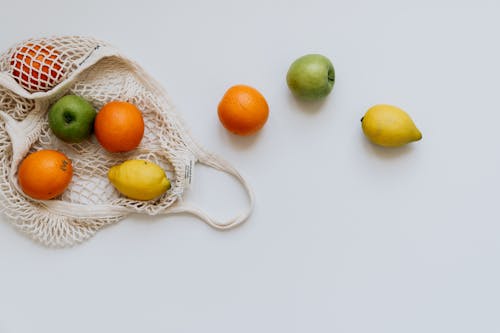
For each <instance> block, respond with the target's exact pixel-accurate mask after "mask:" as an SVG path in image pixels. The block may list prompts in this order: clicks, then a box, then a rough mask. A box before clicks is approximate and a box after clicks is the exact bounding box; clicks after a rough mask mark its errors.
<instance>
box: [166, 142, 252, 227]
mask: <svg viewBox="0 0 500 333" xmlns="http://www.w3.org/2000/svg"><path fill="white" fill-rule="evenodd" d="M198 161H199V162H200V163H202V164H204V165H207V166H209V167H212V168H214V169H216V170H219V171H222V172H225V173H227V174H229V175H231V176H233V177H234V178H235V179H236V180H237V181H238V182H239V183H240V184H241V186H243V188H244V189H245V192H246V195H247V199H248V204H247V206H246V208H245V209H244V210H243V211H242V212H241V213H240V214H239V215H237V216H235V217H233V218H231V219H229V220H228V221H220V220H219V219H216V218H213V217H211V216H210V215H209V214H208V213H206V212H205V211H204V210H202V209H200V208H198V207H196V206H195V205H193V204H190V203H186V202H179V203H178V204H177V205H175V206H172V207H170V208H168V209H167V210H166V211H165V213H166V214H177V213H189V214H192V215H195V216H197V217H198V218H200V219H201V220H202V221H203V222H205V223H206V224H208V225H209V226H211V227H213V228H215V229H217V230H228V229H232V228H234V227H237V226H238V225H240V224H242V223H243V222H245V221H246V220H247V219H248V218H249V217H250V215H251V213H252V211H253V208H254V204H255V197H254V194H253V192H252V190H251V188H250V186H249V185H248V183H247V182H246V180H245V179H244V178H243V176H242V175H241V174H240V173H239V172H238V171H237V170H236V169H235V168H234V167H233V166H232V165H231V164H229V163H228V162H227V161H225V160H224V159H222V158H221V157H219V156H217V155H214V154H212V153H209V152H206V151H204V150H202V151H200V152H198Z"/></svg>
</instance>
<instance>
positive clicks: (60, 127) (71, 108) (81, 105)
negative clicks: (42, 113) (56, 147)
mask: <svg viewBox="0 0 500 333" xmlns="http://www.w3.org/2000/svg"><path fill="white" fill-rule="evenodd" d="M96 114H97V113H96V111H95V110H94V108H93V107H92V105H91V104H90V103H89V102H87V101H86V100H85V99H83V98H81V97H80V96H76V95H66V96H64V97H62V98H61V99H59V100H58V101H57V102H56V103H55V104H53V105H52V106H51V107H50V110H49V126H50V128H51V129H52V132H54V134H55V135H56V136H57V137H58V138H59V139H61V140H63V141H66V142H73V143H77V142H82V141H83V140H85V139H86V138H88V137H89V136H90V134H92V129H93V128H94V119H95V116H96Z"/></svg>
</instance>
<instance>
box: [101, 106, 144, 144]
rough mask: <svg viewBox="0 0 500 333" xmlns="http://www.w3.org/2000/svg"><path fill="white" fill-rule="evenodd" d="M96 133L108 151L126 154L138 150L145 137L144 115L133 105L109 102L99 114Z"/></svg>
mask: <svg viewBox="0 0 500 333" xmlns="http://www.w3.org/2000/svg"><path fill="white" fill-rule="evenodd" d="M94 133H95V136H96V137H97V140H98V141H99V143H100V144H101V145H102V146H103V147H104V148H105V149H106V150H108V151H110V152H113V153H117V152H126V151H129V150H132V149H134V148H136V147H137V146H138V145H139V143H141V140H142V136H143V135H144V120H143V119H142V113H141V111H139V109H138V108H137V107H136V106H135V105H134V104H132V103H128V102H117V101H114V102H109V103H108V104H106V105H104V106H103V107H102V109H101V110H100V111H99V112H98V113H97V116H96V118H95V122H94Z"/></svg>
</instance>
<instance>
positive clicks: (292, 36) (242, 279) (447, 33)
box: [0, 0, 500, 333]
mask: <svg viewBox="0 0 500 333" xmlns="http://www.w3.org/2000/svg"><path fill="white" fill-rule="evenodd" d="M499 13H500V5H499V4H498V2H495V1H490V2H487V1H467V2H466V1H430V0H425V1H412V2H407V3H404V2H402V1H390V0H380V1H376V2H375V1H312V0H308V1H300V2H299V1H274V2H271V1H265V0H253V1H206V2H205V1H198V2H194V1H164V2H163V3H162V4H159V2H158V3H157V2H154V1H144V0H143V1H109V2H104V1H95V0H88V1H84V2H79V3H78V4H77V3H75V4H70V3H69V2H66V1H34V0H26V1H9V2H6V3H5V4H4V5H3V6H2V14H1V19H0V30H1V31H2V33H1V35H0V47H1V49H6V48H7V47H9V46H10V45H11V44H13V43H15V42H17V41H19V40H21V39H24V38H28V37H32V36H46V35H54V34H83V35H92V36H95V37H98V38H101V39H104V40H107V41H109V42H111V43H112V44H114V45H116V46H118V47H119V48H120V49H121V50H122V51H123V52H124V53H126V54H128V55H129V56H130V57H131V58H133V59H135V60H137V61H138V62H139V63H141V64H142V65H143V67H145V69H146V70H147V71H148V72H150V73H151V74H152V75H153V76H154V77H156V78H157V79H158V80H159V81H160V82H161V83H162V84H163V85H164V87H165V88H166V89H167V91H169V93H170V95H171V97H172V99H173V101H174V102H175V104H176V106H177V108H178V111H179V112H180V113H181V114H182V117H183V118H184V120H185V121H186V123H187V124H188V125H189V127H190V129H191V131H192V134H193V136H194V137H195V138H196V139H197V140H198V141H199V142H200V143H202V144H203V145H204V146H205V147H207V148H208V149H210V150H212V151H215V152H217V153H219V154H220V155H222V156H224V157H225V158H226V159H227V160H229V161H230V162H231V163H233V164H234V165H235V166H236V167H237V168H238V169H239V170H240V171H241V172H242V173H243V174H244V175H245V176H246V177H247V179H248V181H249V182H250V183H251V184H252V186H253V188H254V191H255V193H256V197H257V203H256V209H255V211H254V214H253V215H252V217H251V219H250V220H249V221H248V222H247V223H246V224H245V225H244V226H242V227H241V228H238V229H236V230H233V231H230V232H217V231H215V230H212V229H210V228H209V227H208V226H206V225H205V224H203V223H201V222H199V221H198V220H197V219H195V218H192V217H190V216H173V217H168V218H147V217H137V216H135V217H132V218H129V219H126V220H124V221H122V222H121V223H119V224H117V225H114V226H112V227H109V228H107V229H105V230H103V231H101V232H99V233H98V234H97V235H96V236H95V237H94V238H93V239H91V240H90V241H89V242H87V243H85V244H83V245H80V246H78V247H75V248H72V249H64V250H54V249H47V248H44V247H42V246H40V245H37V244H35V243H33V242H32V241H31V240H29V239H28V238H26V237H25V236H24V235H22V234H20V233H18V232H17V231H15V230H14V229H13V228H12V227H11V226H10V224H9V223H7V220H6V219H5V217H2V221H1V222H2V223H0V332H1V333H14V332H16V333H19V332H218V333H221V332H240V333H243V332H338V333H366V332H370V333H392V332H394V333H396V332H397V333H401V332H405V333H412V332H415V333H417V332H418V333H421V332H436V333H437V332H454V333H458V332H482V333H489V332H499V331H500V317H499V316H498V314H499V313H500V286H499V283H500V268H499V259H500V242H499V236H500V225H499V222H500V221H499V213H498V208H497V207H498V200H499V194H500V193H499V188H500V186H499V185H500V174H499V172H500V137H499V134H498V133H499V132H498V124H499V121H500V111H499V109H498V89H499V85H498V82H499V81H498V77H499V76H500V65H499V63H500V62H499V61H500V47H499V46H498V32H499V31H500V20H499V19H498V17H499ZM312 52H318V53H322V54H324V55H326V56H328V57H329V58H331V60H332V62H333V63H334V65H335V68H336V73H337V81H336V84H335V88H334V92H333V94H332V95H330V96H329V97H328V98H327V99H326V100H325V101H324V103H320V104H316V105H312V106H311V105H305V104H301V103H298V102H297V101H296V100H295V99H294V98H292V97H291V95H290V93H289V92H288V90H287V87H286V84H285V75H286V71H287V69H288V66H289V65H290V63H291V62H292V61H293V60H294V59H295V58H297V57H299V56H301V55H303V54H307V53H312ZM237 83H244V84H249V85H252V86H254V87H256V88H257V89H259V90H260V91H261V92H262V93H263V94H264V95H265V96H266V98H267V100H268V102H269V105H270V110H271V111H270V118H269V121H268V123H267V125H266V126H265V128H264V130H262V131H261V133H260V134H258V135H256V136H254V137H250V138H240V137H235V136H233V135H230V134H228V133H227V132H226V131H225V130H224V129H223V128H222V127H221V126H220V124H219V122H218V118H217V113H216V107H217V103H218V102H219V100H220V98H221V96H222V95H223V93H224V92H225V90H226V89H227V88H229V87H230V86H231V85H233V84H237ZM378 103H391V104H396V105H399V106H400V107H402V108H404V109H405V110H407V111H408V112H409V113H410V115H411V116H412V117H413V118H414V120H415V122H416V124H417V126H418V127H419V128H420V130H421V131H422V133H423V140H422V141H421V142H418V143H416V144H412V145H410V146H407V147H406V148H402V149H392V150H389V149H380V148H377V147H374V146H373V145H371V144H369V143H368V142H367V141H366V140H365V138H364V137H363V135H362V132H361V127H360V122H359V119H360V118H361V116H362V115H363V114H364V112H365V111H366V109H367V108H368V107H370V106H371V105H373V104H378ZM196 171H197V173H196V175H195V177H196V178H195V180H194V181H195V184H194V187H193V188H192V190H191V191H190V192H189V194H188V196H187V198H186V199H188V200H193V201H196V202H199V203H200V204H202V206H203V207H205V208H207V209H208V210H209V211H210V212H212V213H213V214H214V215H217V216H220V217H229V216H231V215H232V214H234V213H237V212H238V211H239V210H240V209H242V208H243V207H244V204H245V201H244V198H245V197H244V195H243V192H242V191H241V190H240V189H239V187H238V186H237V184H236V183H235V182H233V181H232V180H231V179H230V178H228V177H226V176H224V175H223V174H219V173H217V172H212V171H211V170H209V169H206V168H203V167H197V169H196Z"/></svg>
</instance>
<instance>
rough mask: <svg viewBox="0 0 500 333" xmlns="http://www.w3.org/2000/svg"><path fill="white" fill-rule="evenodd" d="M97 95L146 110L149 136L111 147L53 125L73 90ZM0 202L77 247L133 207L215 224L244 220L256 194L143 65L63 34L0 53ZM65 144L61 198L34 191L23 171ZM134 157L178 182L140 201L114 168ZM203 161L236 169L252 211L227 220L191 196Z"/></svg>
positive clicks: (29, 230) (52, 242)
mask: <svg viewBox="0 0 500 333" xmlns="http://www.w3.org/2000/svg"><path fill="white" fill-rule="evenodd" d="M67 94H75V95H78V96H81V97H83V98H84V99H86V100H88V101H89V102H90V103H91V104H92V105H93V106H94V107H95V108H96V110H99V109H100V108H101V107H102V106H103V105H105V104H106V103H108V102H110V101H126V102H130V103H133V104H135V105H136V106H137V107H138V108H139V110H141V112H142V115H143V118H144V123H145V130H144V137H143V139H142V141H141V144H140V145H139V147H137V148H136V149H134V150H132V151H130V152H128V153H109V152H107V151H106V150H104V149H103V148H102V147H101V146H100V145H99V144H98V143H97V141H96V139H95V138H94V137H92V138H91V139H88V140H86V141H83V142H82V143H77V144H71V143H65V142H63V141H61V140H59V139H58V138H57V137H55V135H54V134H53V133H52V132H51V130H50V128H49V125H48V119H47V111H48V109H49V107H50V105H51V104H53V103H54V102H55V101H57V100H58V99H59V98H61V97H62V96H64V95H67ZM0 119H2V120H3V121H1V120H0V205H1V206H2V208H3V212H4V213H5V214H6V215H7V216H8V217H9V218H10V219H9V220H10V221H11V222H12V224H13V225H14V226H15V227H17V228H18V229H19V230H21V231H23V232H25V233H26V234H28V235H29V236H30V237H32V238H33V239H35V240H37V241H39V242H41V243H42V244H44V245H48V246H71V245H74V244H77V243H79V242H82V241H84V240H86V239H88V238H89V237H91V236H92V235H94V234H95V233H96V231H98V230H99V229H101V228H103V227H104V226H107V225H110V224H113V223H116V222H118V221H119V220H121V219H123V218H124V217H126V216H127V215H129V214H131V213H143V214H149V215H158V214H170V213H191V214H194V215H196V216H198V217H199V218H200V219H201V220H203V221H205V222H206V223H207V224H209V225H210V226H212V227H214V228H216V229H230V228H232V227H235V226H237V225H239V224H241V223H242V222H244V221H245V220H246V219H247V218H248V217H249V215H250V213H251V211H252V209H253V202H254V198H253V194H252V192H251V190H250V188H249V186H248V184H247V183H246V182H245V180H244V179H243V178H242V177H241V175H240V174H239V173H238V171H237V170H236V169H234V168H233V167H232V166H230V165H229V164H228V163H227V162H225V161H224V160H222V159H221V158H219V157H217V156H215V155H213V154H211V153H209V152H207V151H206V150H205V149H203V148H202V147H201V146H200V145H198V144H197V143H196V142H195V141H194V140H193V139H192V138H191V137H190V135H189V133H188V132H187V131H186V129H185V127H184V126H183V124H182V122H181V120H180V118H179V116H178V114H177V113H176V111H175V109H174V107H173V106H172V104H171V102H170V101H169V98H168V96H167V94H166V93H165V92H164V90H163V89H162V88H161V87H160V85H159V84H158V83H157V82H156V81H155V80H154V79H153V78H151V77H150V76H149V75H148V74H147V73H145V72H144V70H143V69H142V68H141V67H140V66H138V65H137V64H136V63H135V62H133V61H131V60H129V59H127V57H125V56H123V55H122V54H121V53H120V52H119V51H118V50H116V49H115V48H113V47H111V46H110V45H108V44H106V43H104V42H101V41H98V40H96V39H93V38H86V37H55V38H41V39H32V40H28V41H24V42H22V43H19V44H18V45H15V46H13V47H11V48H10V49H9V50H7V51H6V52H5V53H3V54H1V55H0ZM41 149H53V150H58V151H60V152H62V153H64V154H66V156H68V157H69V158H70V159H71V160H72V163H73V172H74V174H73V178H72V181H71V183H70V185H69V187H68V188H67V189H66V191H65V192H64V193H63V194H62V195H61V196H59V197H57V198H55V199H53V200H35V199H32V198H30V197H28V196H26V195H25V194H24V193H23V191H22V190H21V188H20V186H19V184H18V180H17V169H18V166H19V164H20V162H21V161H22V160H23V159H24V157H26V155H27V154H29V153H31V152H34V151H38V150H41ZM129 159H146V160H150V161H152V162H155V163H157V164H158V165H160V166H161V167H162V168H163V169H164V170H165V171H166V173H167V175H168V176H169V179H170V180H171V184H172V186H171V188H170V189H169V190H168V191H167V192H166V193H164V194H163V195H162V196H161V197H159V198H158V199H155V200H150V201H138V200H132V199H128V198H126V197H124V196H121V195H120V194H119V193H118V192H117V191H116V190H115V189H114V187H113V185H112V184H111V183H110V182H109V180H108V178H107V172H108V170H109V168H110V167H112V166H114V165H117V164H120V163H122V162H124V161H126V160H129ZM197 162H200V163H203V164H205V165H208V166H210V167H213V168H215V169H218V170H220V171H224V172H227V173H228V174H230V175H232V176H234V177H235V178H236V179H237V180H238V181H239V182H240V183H241V184H242V185H243V187H244V188H245V190H246V193H247V195H248V199H249V205H248V208H247V209H246V210H245V211H244V212H243V213H242V214H241V215H239V216H237V217H235V218H233V219H231V220H229V221H225V222H221V221H217V220H215V219H213V218H211V217H210V216H208V215H207V214H206V213H205V212H203V211H202V210H200V209H198V208H197V207H196V206H193V205H190V204H188V203H186V202H184V201H183V200H182V196H183V194H184V193H185V190H186V188H187V187H188V186H189V185H190V183H191V179H192V177H191V175H192V171H193V167H194V165H195V163H197Z"/></svg>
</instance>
